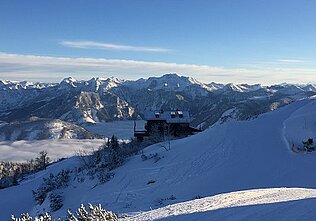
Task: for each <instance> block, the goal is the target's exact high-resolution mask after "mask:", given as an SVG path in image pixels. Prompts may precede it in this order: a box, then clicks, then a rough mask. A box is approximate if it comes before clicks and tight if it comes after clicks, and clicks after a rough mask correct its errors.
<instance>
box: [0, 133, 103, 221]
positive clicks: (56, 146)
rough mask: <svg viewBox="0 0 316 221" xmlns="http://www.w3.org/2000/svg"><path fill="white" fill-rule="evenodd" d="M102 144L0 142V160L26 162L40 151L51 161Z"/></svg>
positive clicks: (97, 140)
mask: <svg viewBox="0 0 316 221" xmlns="http://www.w3.org/2000/svg"><path fill="white" fill-rule="evenodd" d="M103 143H104V140H102V139H96V140H75V139H71V140H68V139H67V140H40V141H34V140H33V141H25V140H23V141H14V142H8V141H2V142H0V160H4V161H8V160H10V161H27V160H31V159H34V158H35V157H37V156H38V153H39V152H40V151H42V150H46V151H47V152H48V156H49V157H50V159H51V160H57V159H60V158H64V157H70V156H74V155H77V154H78V153H79V152H80V151H85V152H87V153H90V152H92V151H93V150H96V149H98V147H99V146H101V145H102V144H103ZM0 220H1V218H0Z"/></svg>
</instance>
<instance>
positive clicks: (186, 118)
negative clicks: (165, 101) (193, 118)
mask: <svg viewBox="0 0 316 221" xmlns="http://www.w3.org/2000/svg"><path fill="white" fill-rule="evenodd" d="M144 120H147V121H148V120H165V121H166V122H167V123H190V114H189V111H180V110H173V111H146V112H145V113H144Z"/></svg>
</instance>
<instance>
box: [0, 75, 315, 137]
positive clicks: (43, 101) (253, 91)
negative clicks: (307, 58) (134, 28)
mask: <svg viewBox="0 0 316 221" xmlns="http://www.w3.org/2000/svg"><path fill="white" fill-rule="evenodd" d="M0 94H1V96H0V122H2V123H1V124H0V138H1V131H3V127H4V126H5V127H8V126H9V125H10V128H12V127H14V126H15V127H19V126H20V125H22V124H23V125H24V126H25V125H26V124H25V122H28V125H29V126H31V124H38V121H39V120H41V121H43V120H42V119H46V120H60V122H64V124H65V123H67V124H68V125H70V124H72V128H73V127H77V128H79V127H80V128H81V129H80V130H81V131H84V130H85V129H84V127H85V126H86V125H89V124H95V123H98V122H102V121H115V120H123V119H139V118H142V116H143V113H144V111H146V110H160V109H165V110H170V109H182V110H188V111H190V114H191V119H192V125H193V126H195V127H199V128H201V129H206V128H208V127H209V126H211V125H213V124H215V123H217V122H219V123H221V122H224V121H227V120H229V119H238V120H246V119H249V118H253V117H256V116H258V115H259V114H262V113H265V112H268V111H272V110H275V109H277V108H279V107H281V106H284V105H286V104H289V103H291V102H293V101H295V100H299V99H302V98H306V97H309V96H312V95H315V94H316V87H315V85H312V84H308V85H294V84H285V83H284V84H280V85H272V86H262V85H259V84H256V85H248V84H232V83H230V84H226V85H225V84H219V83H214V82H212V83H202V82H200V81H198V80H196V79H194V78H191V77H184V76H179V75H178V74H166V75H163V76H161V77H150V78H148V79H142V78H141V79H138V80H135V81H131V80H121V79H118V78H115V77H110V78H92V79H91V80H87V81H84V80H79V81H78V80H75V79H74V78H72V77H69V78H66V79H64V80H62V81H61V82H60V83H33V82H27V81H22V82H16V81H7V80H1V81H0ZM30 119H33V120H30ZM34 119H37V120H34ZM1 125H2V126H1ZM64 128H66V129H65V130H67V127H64ZM12 133H13V132H12ZM85 133H86V135H85V136H77V135H76V136H74V137H89V136H90V135H87V134H88V133H89V132H88V131H85ZM46 134H47V133H46ZM40 137H43V138H44V137H45V138H47V136H39V137H38V138H39V139H40ZM48 137H49V136H48ZM51 137H54V136H51ZM55 137H56V136H55ZM57 137H58V136H57ZM59 137H60V136H59ZM66 137H67V136H66ZM70 137H73V136H70ZM14 138H15V137H14V136H5V135H4V133H2V139H11V140H12V139H14ZM16 138H17V139H18V138H19V137H18V136H16ZM20 138H21V139H22V138H23V136H22V137H20ZM36 139H37V138H36Z"/></svg>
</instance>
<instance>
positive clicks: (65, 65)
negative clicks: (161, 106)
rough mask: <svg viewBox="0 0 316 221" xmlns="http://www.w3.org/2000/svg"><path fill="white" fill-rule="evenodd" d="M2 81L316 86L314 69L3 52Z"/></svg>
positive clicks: (1, 60)
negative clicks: (163, 80) (166, 79)
mask: <svg viewBox="0 0 316 221" xmlns="http://www.w3.org/2000/svg"><path fill="white" fill-rule="evenodd" d="M0 67H1V68H0V79H5V80H32V81H45V82H58V81H60V80H61V79H63V78H64V77H67V76H72V77H74V78H77V79H85V80H86V79H89V78H92V77H96V76H100V77H107V76H116V77H119V78H123V79H138V78H141V77H144V78H146V77H150V76H160V75H162V74H166V73H179V74H181V75H186V76H190V77H194V78H196V79H198V80H200V81H202V82H205V83H207V82H212V81H214V82H220V83H229V82H234V83H253V84H255V83H261V84H264V85H270V84H275V83H281V82H289V83H316V81H315V79H316V78H315V75H316V74H315V73H316V69H315V68H282V67H281V68H280V67H273V68H262V69H259V68H254V69H250V68H230V69H228V68H224V67H214V66H208V65H194V64H177V63H166V62H145V61H134V60H119V59H101V58H69V57H52V56H36V55H21V54H9V53H1V52H0Z"/></svg>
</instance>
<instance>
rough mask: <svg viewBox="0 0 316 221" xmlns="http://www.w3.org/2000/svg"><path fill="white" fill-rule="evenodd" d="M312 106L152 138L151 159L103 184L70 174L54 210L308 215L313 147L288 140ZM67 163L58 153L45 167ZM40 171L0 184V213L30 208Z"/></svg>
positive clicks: (135, 215) (132, 216)
mask: <svg viewBox="0 0 316 221" xmlns="http://www.w3.org/2000/svg"><path fill="white" fill-rule="evenodd" d="M315 106H316V100H315V98H313V99H305V100H300V101H297V102H294V103H292V104H289V105H287V106H285V107H283V108H280V109H277V110H275V111H273V112H269V113H266V114H263V115H260V116H258V117H257V118H256V119H252V120H249V121H228V122H225V123H224V124H221V125H217V126H214V127H212V128H209V129H207V130H205V131H203V132H201V133H198V134H196V135H194V136H191V137H187V138H184V139H179V140H173V141H171V142H170V147H171V148H170V150H169V151H166V149H165V148H163V145H167V144H166V143H162V144H155V145H152V146H150V147H148V148H146V149H144V150H143V154H145V155H147V156H148V155H150V154H157V155H158V157H157V158H155V159H148V160H145V161H144V160H143V159H142V158H141V156H140V155H136V156H133V157H131V158H130V159H129V160H128V161H127V162H126V163H125V164H124V165H123V166H121V167H119V168H117V169H115V170H114V171H113V172H114V173H115V176H114V177H113V179H111V180H110V181H108V182H106V183H105V184H102V185H96V183H95V182H96V181H89V182H88V181H87V182H84V183H77V182H75V181H73V182H72V183H71V184H70V185H69V187H68V188H67V189H65V190H63V192H64V206H63V207H62V209H61V210H59V211H57V212H56V213H55V214H54V215H56V216H62V215H64V214H66V211H67V209H68V208H71V209H72V210H73V211H74V210H75V209H76V208H77V207H78V206H79V204H80V203H88V202H90V203H93V204H98V203H101V204H102V205H103V207H104V208H106V209H107V210H113V211H114V212H117V213H128V214H129V218H128V219H126V220H166V221H169V220H181V221H183V220H281V221H283V220H298V219H299V220H312V219H314V217H315V215H316V212H315V211H316V210H315V209H316V207H315V205H316V199H315V198H316V190H315V189H314V188H315V187H316V177H315V176H314V173H315V162H316V153H314V152H313V153H310V154H297V153H293V152H292V151H291V150H290V148H289V142H290V140H291V139H294V140H296V141H297V142H299V141H300V139H301V138H302V137H305V136H310V135H312V134H314V135H315V133H314V132H313V130H314V128H315V127H314V126H315V120H316V118H315V117H313V116H315ZM305 118H306V119H308V120H309V121H310V122H309V123H308V124H307V125H306V132H304V131H302V129H301V127H302V126H305V123H302V119H305ZM72 163H73V159H70V160H65V161H62V162H61V163H60V164H59V163H58V164H54V165H52V166H51V167H50V168H49V169H50V170H54V171H58V169H60V167H62V166H69V165H71V164H72ZM47 174H48V173H47ZM39 176H40V174H36V176H35V178H34V179H31V178H30V179H29V180H28V181H27V182H25V183H22V184H21V185H19V186H16V187H12V188H7V189H3V190H0V196H1V197H0V208H1V209H3V210H2V211H1V212H0V220H5V219H8V217H9V215H10V214H12V213H15V214H17V213H21V211H23V212H31V213H32V214H34V212H35V210H34V203H33V201H32V199H31V198H30V195H31V193H30V192H31V189H34V188H35V187H36V186H37V185H38V184H39V180H38V177H39ZM41 176H43V174H41ZM284 187H286V188H284ZM6 198H10V199H9V200H7V199H6ZM197 198H201V199H197ZM44 208H46V207H45V206H43V207H40V208H37V209H44ZM146 211H147V212H146Z"/></svg>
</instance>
